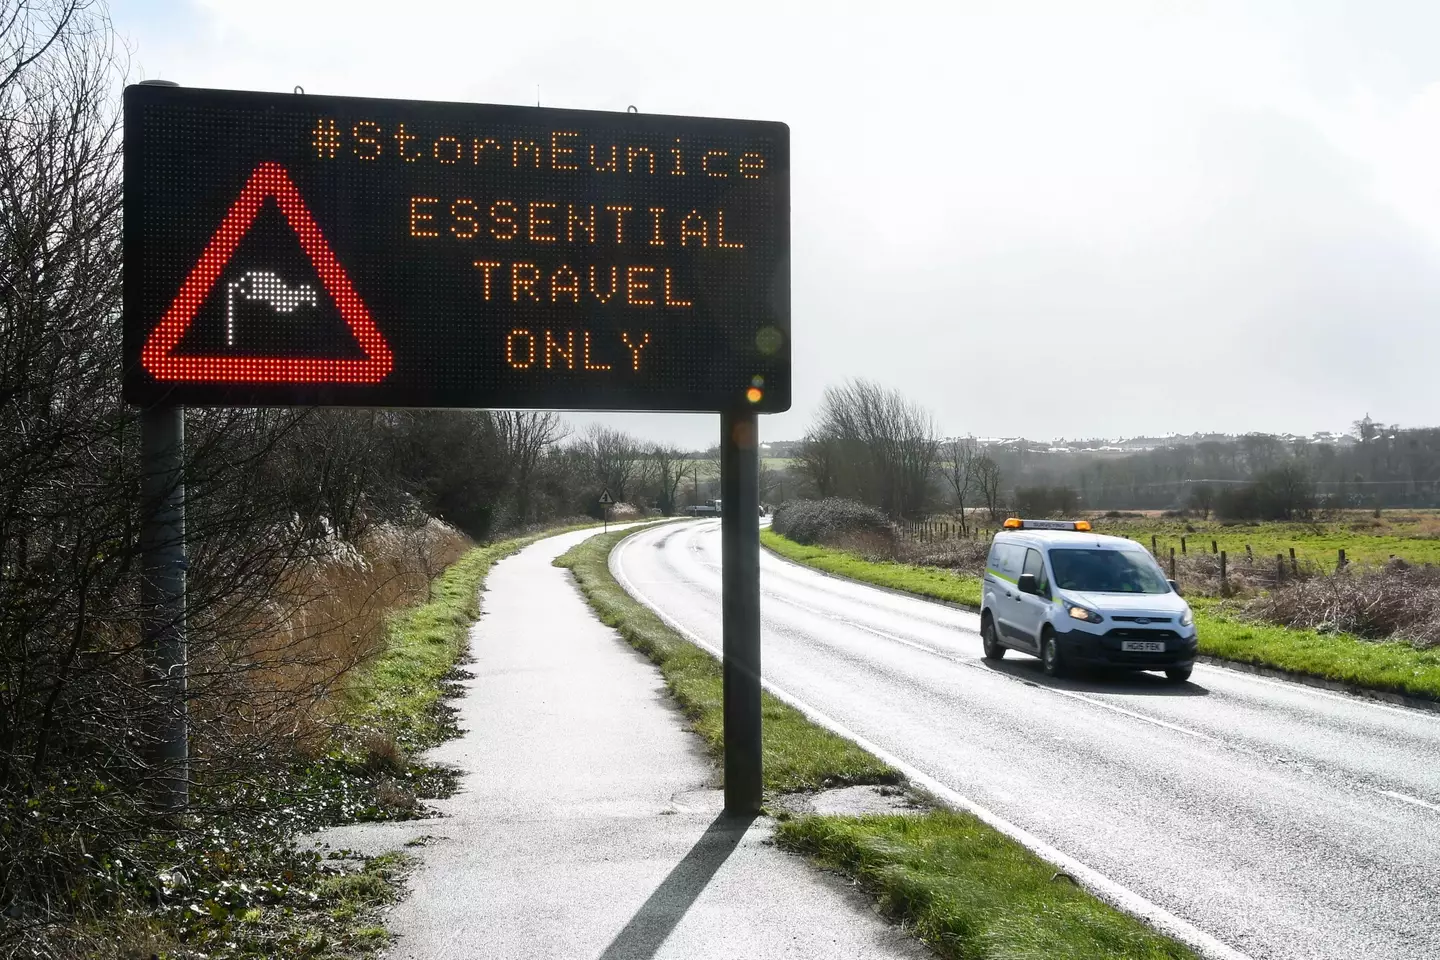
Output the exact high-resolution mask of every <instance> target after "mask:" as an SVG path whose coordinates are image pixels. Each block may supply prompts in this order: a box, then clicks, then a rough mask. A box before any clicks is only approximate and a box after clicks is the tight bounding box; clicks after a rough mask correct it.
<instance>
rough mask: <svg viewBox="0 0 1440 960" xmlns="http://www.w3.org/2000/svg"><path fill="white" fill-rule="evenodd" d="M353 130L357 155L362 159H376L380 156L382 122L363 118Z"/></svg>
mask: <svg viewBox="0 0 1440 960" xmlns="http://www.w3.org/2000/svg"><path fill="white" fill-rule="evenodd" d="M352 132H353V133H354V134H355V146H354V148H353V152H354V154H355V156H357V157H359V158H360V159H361V160H374V159H375V158H376V157H378V156H380V124H378V123H371V122H370V121H369V120H361V121H360V122H359V123H357V124H355V129H354V130H353V131H352Z"/></svg>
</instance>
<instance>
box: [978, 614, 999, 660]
mask: <svg viewBox="0 0 1440 960" xmlns="http://www.w3.org/2000/svg"><path fill="white" fill-rule="evenodd" d="M980 642H981V645H982V646H984V648H985V659H986V660H1001V659H1004V657H1005V648H1004V647H1003V646H1001V645H1000V638H999V637H998V636H996V635H995V620H994V618H992V617H988V616H987V617H985V618H984V619H983V620H981V621H980Z"/></svg>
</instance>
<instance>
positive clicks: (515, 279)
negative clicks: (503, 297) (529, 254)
mask: <svg viewBox="0 0 1440 960" xmlns="http://www.w3.org/2000/svg"><path fill="white" fill-rule="evenodd" d="M539 279H540V268H539V267H537V266H535V264H533V263H512V264H511V265H510V299H511V300H514V301H517V302H518V301H519V300H520V291H521V290H524V291H525V292H526V293H527V294H529V295H530V299H531V300H534V301H535V302H536V303H539V302H540V295H539V294H537V293H536V292H535V282H536V281H537V280H539Z"/></svg>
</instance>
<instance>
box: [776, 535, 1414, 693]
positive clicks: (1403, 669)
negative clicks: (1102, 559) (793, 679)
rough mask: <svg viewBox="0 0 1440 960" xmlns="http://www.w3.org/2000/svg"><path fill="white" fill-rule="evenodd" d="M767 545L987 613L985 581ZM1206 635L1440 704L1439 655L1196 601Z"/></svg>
mask: <svg viewBox="0 0 1440 960" xmlns="http://www.w3.org/2000/svg"><path fill="white" fill-rule="evenodd" d="M760 539H761V542H762V543H763V544H764V545H765V546H766V547H768V548H769V549H771V550H773V551H774V552H775V553H777V554H778V555H780V556H782V557H784V558H786V559H787V560H793V561H795V562H796V563H802V564H805V565H806V566H809V567H813V568H815V569H816V570H821V571H824V572H826V573H834V574H838V575H840V576H844V577H850V578H851V579H854V580H860V581H863V582H865V583H871V584H874V585H876V586H880V587H889V588H891V589H894V590H904V591H906V592H907V593H913V594H916V595H918V596H921V597H929V598H932V599H937V600H946V601H949V602H951V603H959V604H963V605H965V606H970V607H974V608H976V609H979V607H980V578H979V577H976V576H971V575H969V574H964V573H954V572H952V571H949V570H939V569H934V568H929V567H914V566H909V565H906V564H902V563H875V562H872V561H869V560H864V559H862V558H860V557H857V556H855V555H854V554H851V553H847V552H846V551H843V550H836V549H832V548H829V547H807V546H803V545H801V544H798V543H795V542H794V541H793V540H788V539H786V538H785V537H782V536H780V534H778V533H775V532H774V531H772V530H765V531H762V532H761V534H760ZM1190 606H1191V608H1192V609H1194V611H1195V623H1196V626H1197V628H1198V629H1199V632H1200V652H1201V653H1202V654H1204V655H1205V656H1208V657H1215V658H1217V659H1220V660H1233V661H1236V662H1237V663H1248V664H1253V665H1255V666H1262V667H1270V668H1272V669H1278V670H1286V671H1289V672H1291V673H1295V674H1299V675H1302V676H1307V677H1315V678H1318V679H1322V680H1333V681H1335V682H1337V683H1344V684H1349V685H1351V686H1354V687H1360V688H1365V689H1370V690H1380V691H1385V692H1389V693H1400V694H1405V695H1408V696H1414V697H1420V698H1423V699H1427V700H1440V649H1430V650H1417V649H1415V648H1414V647H1412V646H1410V645H1409V644H1408V643H1397V642H1390V641H1381V640H1362V639H1360V638H1358V637H1352V636H1350V635H1348V634H1343V633H1317V632H1316V631H1314V630H1297V629H1294V628H1292V627H1281V626H1274V625H1270V624H1263V623H1255V622H1253V621H1249V620H1241V619H1239V618H1237V617H1235V616H1233V615H1231V614H1229V613H1227V612H1226V610H1225V607H1224V605H1223V603H1222V602H1221V601H1218V600H1211V599H1207V598H1204V597H1194V598H1190Z"/></svg>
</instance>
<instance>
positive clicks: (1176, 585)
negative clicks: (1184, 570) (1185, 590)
mask: <svg viewBox="0 0 1440 960" xmlns="http://www.w3.org/2000/svg"><path fill="white" fill-rule="evenodd" d="M1165 582H1166V583H1168V584H1170V589H1171V590H1174V591H1175V592H1176V593H1177V594H1178V593H1179V592H1180V582H1179V581H1178V580H1166V581H1165Z"/></svg>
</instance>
